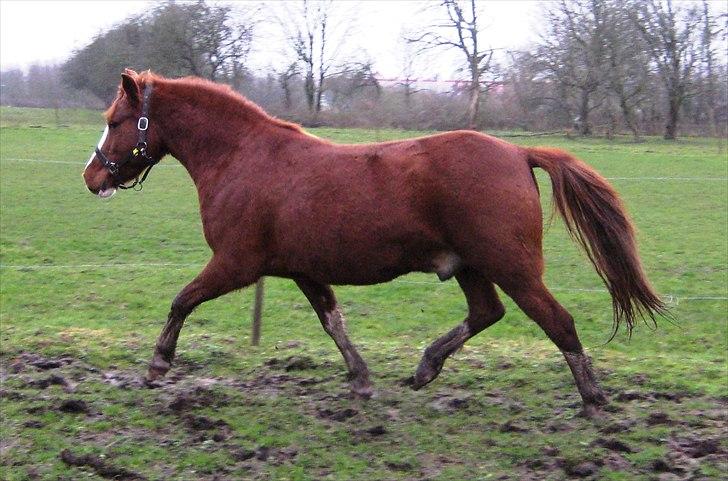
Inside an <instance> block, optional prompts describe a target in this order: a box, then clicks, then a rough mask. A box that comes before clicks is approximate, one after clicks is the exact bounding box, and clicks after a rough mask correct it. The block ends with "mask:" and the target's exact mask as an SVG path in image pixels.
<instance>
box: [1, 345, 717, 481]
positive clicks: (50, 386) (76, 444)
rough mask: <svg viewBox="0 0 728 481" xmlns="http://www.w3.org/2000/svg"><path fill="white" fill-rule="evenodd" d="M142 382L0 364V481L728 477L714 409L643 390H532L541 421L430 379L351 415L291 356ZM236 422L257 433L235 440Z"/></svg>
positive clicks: (395, 388) (342, 382)
mask: <svg viewBox="0 0 728 481" xmlns="http://www.w3.org/2000/svg"><path fill="white" fill-rule="evenodd" d="M504 364H505V365H503V366H500V369H505V370H507V369H510V368H512V366H508V365H507V364H509V363H504ZM142 374H143V372H142V371H141V370H137V369H129V368H127V369H105V370H102V369H99V368H97V367H95V366H93V365H90V364H88V363H86V362H85V361H83V360H81V359H77V358H74V357H71V356H63V355H61V356H57V357H44V356H41V355H39V354H35V353H31V352H23V353H21V354H19V355H16V356H14V357H12V358H9V359H5V360H4V361H3V364H2V369H1V370H0V376H1V380H2V388H1V389H0V401H1V402H2V404H1V405H2V408H3V413H4V416H3V418H4V419H3V425H4V429H3V438H2V440H1V441H0V461H1V462H2V469H3V476H4V477H3V479H9V480H10V479H12V480H15V479H29V480H35V479H59V480H69V481H70V480H76V479H80V478H82V477H83V478H84V479H88V478H89V477H90V478H91V479H125V480H133V479H137V480H144V479H149V480H151V479H190V478H189V477H190V476H194V478H195V479H197V480H200V481H202V480H210V481H212V480H218V481H223V480H237V479H348V478H349V477H350V476H354V477H357V478H358V477H359V476H362V475H365V478H366V479H408V480H436V479H458V476H461V477H462V476H469V479H498V480H511V479H512V480H542V479H565V478H573V479H650V480H659V481H678V480H708V479H720V478H721V477H724V479H726V477H728V446H727V445H726V439H727V436H726V434H728V428H727V424H726V421H727V420H728V418H727V413H728V399H726V398H710V397H706V396H700V395H696V394H691V393H687V392H669V391H659V390H654V389H652V388H651V387H650V386H649V383H648V382H647V379H646V378H645V377H642V378H640V377H637V378H635V379H631V380H630V384H631V385H632V386H633V388H632V389H629V390H619V391H617V390H615V389H613V388H610V387H609V386H607V390H610V391H612V392H611V393H610V394H611V399H612V402H611V404H610V405H609V406H608V407H607V408H606V410H605V412H604V413H603V416H602V417H600V418H597V419H585V418H583V417H580V416H579V415H578V413H579V402H578V398H577V397H576V395H575V390H574V389H573V386H571V385H569V383H568V382H564V383H563V384H564V385H563V386H557V388H556V389H555V390H554V391H553V392H546V393H543V389H540V388H534V390H533V391H532V394H534V395H542V396H544V397H549V396H550V397H551V398H549V399H548V400H547V401H545V402H544V403H543V404H544V406H543V412H542V411H536V410H535V408H534V407H533V404H529V403H528V402H526V400H524V399H523V398H522V397H521V395H520V394H518V393H516V392H512V393H509V391H508V390H505V389H499V388H497V387H496V388H492V389H483V388H482V387H481V386H472V385H471V386H461V385H457V384H452V383H450V384H448V383H447V382H446V380H444V379H441V380H440V381H439V382H436V383H434V384H433V385H431V386H429V387H428V388H427V389H426V390H424V391H421V392H418V393H413V392H412V391H410V390H409V389H407V388H406V387H404V386H402V385H401V383H399V382H397V379H396V378H395V376H394V375H390V376H385V377H384V378H383V379H381V378H380V379H375V381H376V382H377V394H376V395H375V397H374V398H373V399H371V400H368V401H363V400H359V399H355V398H353V397H352V396H351V395H350V394H349V392H348V389H347V385H346V379H345V376H343V375H342V374H341V366H340V365H338V364H337V363H332V362H331V361H323V362H319V361H316V360H314V359H313V358H312V357H310V356H307V355H306V354H305V353H303V354H302V353H296V354H290V355H289V354H287V353H285V352H283V353H281V355H280V356H277V357H271V358H270V359H268V360H267V361H266V362H264V363H263V364H262V365H260V366H258V367H257V368H256V369H255V370H251V372H245V373H240V375H239V376H235V377H221V376H213V375H210V373H209V372H207V371H206V369H205V368H204V367H203V366H200V365H196V364H195V363H193V362H188V361H186V360H185V358H184V357H183V356H181V357H180V359H179V360H178V362H177V364H176V366H175V368H174V369H173V370H172V371H171V372H170V375H169V376H168V378H166V379H164V380H162V381H161V382H155V383H152V384H149V383H147V382H145V381H144V379H143V378H142ZM565 379H566V378H565ZM539 391H541V392H542V394H540V393H539ZM537 404H538V403H537ZM240 409H242V411H241V410H240ZM494 414H495V415H496V416H494ZM246 416H253V417H254V418H255V422H256V423H258V425H259V426H260V427H259V428H258V429H257V430H256V429H252V430H250V429H248V425H249V422H250V420H247V421H246V419H245V418H246ZM437 437H442V442H439V441H437V440H435V439H434V438H437ZM461 439H462V440H464V441H463V445H462V446H453V445H452V444H453V443H457V442H458V441H459V440H461ZM449 440H452V442H449ZM574 440H576V442H574ZM473 444H475V445H473ZM418 445H419V446H418ZM463 446H469V448H467V449H465V450H464V449H463V448H462V447H463ZM144 452H151V454H143V453H144ZM140 453H142V454H140ZM478 453H481V454H482V456H479V455H478ZM398 454H401V455H398ZM317 458H318V459H320V461H317ZM479 459H484V460H485V462H484V463H483V464H477V461H475V460H479ZM494 459H495V460H494ZM346 463H352V464H351V466H354V465H355V464H356V463H358V464H360V465H361V466H359V468H351V467H346ZM352 469H353V470H352ZM360 479H364V478H360Z"/></svg>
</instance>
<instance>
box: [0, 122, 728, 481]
mask: <svg viewBox="0 0 728 481" xmlns="http://www.w3.org/2000/svg"><path fill="white" fill-rule="evenodd" d="M0 114H1V122H2V125H1V128H0V169H1V170H0V174H1V175H0V209H1V211H0V235H1V237H0V239H1V241H2V252H1V254H0V264H1V267H0V288H1V290H2V306H1V310H0V314H1V321H2V325H1V328H2V329H1V334H2V352H1V353H0V360H1V361H2V367H1V368H0V379H1V380H2V387H1V389H0V395H1V397H0V409H1V410H2V415H3V422H2V427H1V428H0V429H1V430H0V436H1V439H0V464H1V465H0V469H1V470H2V471H0V479H8V480H21V479H48V480H51V479H53V480H55V479H69V480H71V479H79V478H84V479H103V478H104V477H106V478H109V477H113V475H114V469H116V470H117V471H118V472H116V475H117V477H119V476H121V477H124V476H126V477H127V479H134V477H135V476H136V477H137V478H147V479H178V480H188V479H200V480H213V479H218V480H223V479H231V480H232V479H340V480H350V479H368V480H389V479H437V480H462V479H562V478H563V477H564V476H567V475H568V476H580V477H592V478H599V479H653V478H657V477H658V476H662V477H663V478H664V479H688V478H690V479H699V478H701V477H702V478H706V479H717V478H720V477H721V476H725V475H726V469H727V467H728V466H727V464H726V453H727V452H728V445H727V444H726V434H727V433H726V428H725V426H726V424H725V422H726V407H727V406H728V387H727V386H726V376H727V375H728V373H727V372H726V366H727V360H726V351H727V349H728V338H727V336H728V330H727V329H728V325H727V318H726V302H727V298H728V292H727V291H728V270H727V266H728V161H727V160H726V153H725V152H726V150H725V146H721V145H720V141H718V140H709V139H698V138H696V139H686V140H681V141H679V142H665V141H662V140H657V139H649V140H647V141H646V142H644V143H631V142H628V141H606V140H600V139H589V140H567V139H564V138H562V137H538V138H530V137H528V138H526V137H514V138H511V139H509V140H511V141H513V142H515V143H521V144H529V145H535V144H547V145H553V146H559V147H564V148H566V149H568V150H570V151H571V152H572V153H574V154H576V155H577V156H579V157H581V158H582V159H584V160H586V161H587V162H588V163H590V164H592V165H593V166H595V167H596V168H597V169H598V170H599V171H600V172H602V173H603V174H604V175H605V176H607V177H608V178H610V179H612V182H613V184H614V185H615V186H616V188H617V190H618V191H619V192H620V193H621V194H622V195H623V198H624V200H625V203H626V205H627V207H628V209H629V211H630V212H631V214H632V215H633V217H634V220H635V222H636V224H637V226H638V228H639V231H640V233H639V241H640V246H641V252H642V258H643V260H644V263H645V265H646V269H647V271H648V273H649V274H650V276H651V278H652V280H653V283H654V284H655V286H656V288H657V289H658V291H659V292H660V293H662V294H663V295H664V296H665V297H666V299H667V300H668V302H669V304H670V306H671V308H672V312H673V314H674V316H675V320H674V323H670V322H668V321H666V320H659V323H658V328H657V329H656V330H650V329H649V328H648V327H647V326H646V325H639V326H638V328H637V329H636V330H635V333H634V335H633V337H632V339H631V340H629V339H627V338H626V335H625V334H624V333H623V332H621V333H620V334H618V336H617V337H616V339H615V340H614V341H612V342H611V343H609V344H605V342H606V341H607V339H608V338H609V334H610V329H611V311H610V305H611V304H610V300H609V297H608V295H607V294H606V292H605V291H604V289H603V288H602V285H601V284H600V282H599V279H598V277H597V275H596V274H595V273H594V271H593V269H592V268H591V267H590V265H589V264H588V262H587V261H586V259H585V257H584V255H583V254H582V253H580V252H579V251H578V250H577V249H576V247H575V245H574V244H573V243H572V242H571V241H570V240H569V239H568V237H567V235H566V234H565V231H564V228H563V225H562V223H561V221H560V219H558V218H554V219H553V220H552V221H551V222H550V224H549V225H548V227H547V233H546V236H545V245H544V249H545V256H546V262H547V276H546V277H547V284H548V285H549V286H550V287H551V288H552V289H553V290H554V292H555V294H556V296H557V297H558V298H559V300H560V301H561V302H562V303H563V304H564V305H565V306H566V307H567V309H569V310H570V311H571V313H572V314H573V315H574V317H575V319H576V323H577V328H578V329H579V332H580V335H581V338H582V341H583V343H584V345H585V346H586V347H587V348H588V350H589V353H590V354H591V355H592V357H593V359H594V362H595V366H596V368H597V371H598V372H599V374H600V376H601V378H602V381H603V385H604V387H605V388H606V389H607V391H608V392H609V393H610V395H611V398H612V400H613V402H612V404H611V406H610V408H609V411H608V412H607V413H606V416H605V418H603V419H600V420H596V421H592V420H587V419H582V418H579V417H576V414H577V413H578V410H579V405H580V404H579V402H580V400H579V396H578V394H577V392H576V389H575V387H574V385H573V381H572V378H571V374H570V373H569V371H568V368H567V366H566V364H565V362H564V361H563V359H562V357H561V356H560V354H559V353H558V351H557V349H556V347H555V346H553V345H552V344H551V343H550V342H549V341H547V339H546V338H545V335H544V334H543V333H542V332H541V331H540V330H539V329H538V327H537V326H536V325H535V324H534V323H533V322H531V321H530V320H528V319H527V318H525V316H524V315H523V314H522V313H521V312H520V311H519V310H518V309H517V308H516V307H515V306H514V305H513V303H512V302H510V300H509V299H505V298H504V301H506V307H507V314H506V317H505V318H504V319H503V320H502V321H500V322H499V323H498V324H496V325H495V326H493V327H491V328H489V329H488V330H487V331H485V332H483V333H482V334H480V335H479V336H477V337H476V338H474V339H472V340H471V341H470V342H469V343H468V344H466V346H465V348H464V349H463V350H462V351H460V352H459V353H457V354H455V355H454V356H453V359H451V360H450V361H449V362H448V363H447V364H446V366H445V369H444V370H443V373H442V375H441V376H440V377H439V378H438V379H437V380H436V381H435V382H434V383H432V384H431V385H430V386H428V387H427V388H425V389H423V390H422V391H419V392H412V391H410V390H409V389H408V388H405V387H402V386H401V385H400V381H401V379H403V378H405V377H407V376H409V375H411V374H412V372H413V370H414V368H415V366H416V364H417V362H418V361H419V356H420V354H421V351H422V349H423V348H424V347H425V346H426V345H428V344H429V343H430V342H431V341H432V340H433V339H434V338H435V337H437V336H439V335H440V334H442V333H444V332H445V331H447V330H449V329H450V328H451V327H452V326H454V325H455V324H456V323H458V322H460V321H461V319H462V318H463V317H464V313H465V305H464V301H463V299H462V296H461V294H460V292H459V290H458V289H457V286H456V283H455V282H454V281H450V282H446V283H439V282H437V279H436V278H435V277H434V276H431V275H424V274H417V275H410V276H406V277H403V278H401V279H399V280H397V281H394V282H391V283H389V284H384V285H379V286H372V287H339V288H338V289H337V294H338V297H339V300H340V301H341V302H342V304H343V306H344V309H345V314H346V315H347V317H348V321H349V329H350V333H351V338H352V340H353V341H354V343H355V344H357V345H358V346H360V347H361V351H362V355H363V356H364V357H365V359H367V360H368V361H369V363H370V368H371V370H372V372H373V381H374V382H375V387H376V389H377V391H378V396H377V397H375V398H374V399H372V400H369V401H360V400H355V399H351V398H350V397H349V394H348V387H347V381H346V379H345V367H344V364H343V361H342V359H341V358H340V355H339V353H338V351H336V348H335V346H334V344H333V342H332V341H331V340H330V339H329V338H328V337H327V336H326V334H325V333H324V332H323V330H322V329H321V328H320V325H319V323H318V321H317V319H316V317H315V315H314V313H313V311H312V310H311V308H310V307H309V306H308V304H307V302H306V299H305V298H304V297H303V295H302V294H301V293H300V292H298V290H297V289H296V287H295V285H294V284H293V283H292V282H291V281H288V280H281V279H268V282H267V290H266V299H265V309H264V320H263V338H262V343H261V346H259V347H255V348H254V347H251V346H250V340H249V334H250V321H249V318H250V307H251V301H252V291H251V290H245V291H242V292H239V293H233V294H231V295H228V296H225V297H223V298H221V299H218V300H215V301H212V302H210V303H207V304H205V305H203V306H201V307H200V308H198V309H197V310H196V311H195V312H194V313H193V314H192V315H191V316H190V318H189V320H188V321H187V322H186V325H185V328H184V329H183V331H182V335H181V337H180V343H179V350H178V354H179V355H178V360H177V362H176V366H175V367H174V369H173V370H172V371H171V372H170V375H171V376H170V379H169V381H168V382H167V383H166V384H165V385H163V386H161V387H158V388H156V389H149V388H146V387H144V386H143V385H142V383H141V381H140V376H141V375H142V374H143V373H144V372H145V370H146V363H147V362H148V360H149V358H150V356H151V353H152V348H153V344H154V341H155V340H156V336H157V334H158V332H159V330H160V329H161V326H162V324H163V322H164V320H165V319H166V314H167V311H168V308H169V304H170V302H171V300H172V298H173V297H174V296H175V294H176V293H177V292H178V291H179V289H181V288H182V287H183V286H184V285H185V283H186V282H187V281H188V280H190V279H192V278H193V277H194V276H195V275H196V273H197V272H198V271H199V270H200V268H201V266H202V265H203V264H204V263H205V261H206V260H207V258H208V255H209V250H208V248H207V246H206V245H205V243H204V239H203V238H202V233H201V225H200V220H199V216H198V210H197V199H196V194H195V190H194V187H193V185H192V183H191V181H190V180H189V178H188V177H187V175H186V172H185V171H184V169H182V168H180V167H179V166H178V164H177V163H176V161H174V159H171V158H168V159H166V160H165V161H163V162H162V164H161V165H160V166H159V167H158V168H156V169H155V170H154V171H153V172H152V174H151V175H150V178H149V180H148V182H147V184H146V187H145V189H144V190H143V191H142V192H138V193H137V192H130V191H128V192H120V193H119V194H117V195H116V196H115V197H114V198H112V199H111V200H110V201H108V202H101V201H99V200H97V199H95V198H93V197H92V196H91V195H90V194H89V193H88V191H86V189H85V187H84V185H83V182H82V180H81V178H80V173H81V170H82V168H83V164H84V163H85V161H86V159H87V158H88V155H89V154H90V151H91V149H92V147H93V145H94V144H95V143H96V142H97V140H98V137H99V135H100V131H101V129H102V127H103V123H102V120H101V115H100V114H99V113H97V112H90V111H73V112H67V111H60V112H59V115H58V116H56V115H55V114H54V112H53V111H52V110H31V109H9V108H3V109H2V111H0ZM59 124H63V125H59ZM312 132H313V133H315V134H316V135H319V136H322V137H326V138H330V139H333V140H335V141H340V142H367V141H377V140H386V139H393V138H400V137H407V136H412V135H419V134H422V133H421V132H401V131H384V130H382V131H370V130H355V129H351V130H338V129H312ZM537 176H538V178H539V183H540V185H541V192H542V194H543V195H542V200H543V206H544V216H545V218H546V219H547V220H548V218H549V217H550V212H551V208H550V195H547V194H548V193H549V192H550V187H549V185H548V180H547V177H546V176H545V175H544V174H543V172H540V171H538V172H537ZM64 449H68V450H69V451H67V452H66V454H65V455H64V456H63V458H64V459H65V461H64V460H62V459H61V458H62V456H61V454H60V453H61V452H62V451H63V450H64ZM82 454H89V455H91V456H89V457H87V458H81V459H80V461H79V458H75V461H74V458H73V456H80V455H82ZM74 462H75V463H76V464H84V465H86V466H85V467H70V466H69V465H70V464H74ZM91 465H95V466H96V467H95V468H94V467H92V466H91ZM669 475H672V477H669Z"/></svg>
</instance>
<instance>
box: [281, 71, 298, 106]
mask: <svg viewBox="0 0 728 481" xmlns="http://www.w3.org/2000/svg"><path fill="white" fill-rule="evenodd" d="M296 77H298V64H297V63H296V62H293V63H291V64H290V65H289V66H288V68H287V69H285V70H283V71H282V72H278V84H279V85H280V86H281V89H282V90H283V107H284V108H285V109H286V110H291V108H292V107H293V96H292V92H291V83H292V81H293V79H295V78H296Z"/></svg>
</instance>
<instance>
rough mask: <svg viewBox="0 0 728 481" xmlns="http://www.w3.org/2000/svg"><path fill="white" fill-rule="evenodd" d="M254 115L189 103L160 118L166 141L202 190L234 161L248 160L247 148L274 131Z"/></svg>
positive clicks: (170, 150) (171, 107) (171, 106)
mask: <svg viewBox="0 0 728 481" xmlns="http://www.w3.org/2000/svg"><path fill="white" fill-rule="evenodd" d="M242 108H243V109H244V108H245V106H242ZM218 110H220V109H219V107H218ZM254 114H255V113H249V112H244V111H243V112H240V113H239V114H238V115H235V113H233V115H231V114H230V111H229V110H228V111H227V112H225V111H216V110H215V108H214V105H213V107H212V108H209V107H208V106H205V105H199V106H195V105H194V104H192V105H190V104H186V105H184V107H183V108H177V107H175V106H174V105H171V104H170V105H168V106H167V111H166V112H162V115H161V116H160V117H161V119H160V123H161V124H162V129H161V130H162V136H163V141H164V143H165V146H166V147H167V150H168V151H169V153H170V154H171V155H172V156H174V157H175V158H176V159H177V160H178V161H179V162H180V163H181V164H182V165H183V166H184V167H185V168H186V169H187V171H188V172H189V174H190V176H191V177H192V180H193V181H194V182H195V184H196V185H197V187H198V189H199V188H200V186H201V184H204V183H206V182H207V180H208V179H209V178H210V177H211V176H212V175H215V176H218V175H219V174H220V173H222V172H223V171H224V170H225V167H226V165H227V164H229V163H230V162H231V161H237V162H240V161H245V160H246V158H247V157H248V153H247V152H246V148H250V147H252V145H253V144H255V145H260V143H261V141H264V139H263V138H262V137H264V136H265V135H266V132H267V131H269V130H270V129H268V128H266V127H267V126H266V125H264V122H265V119H264V118H261V117H260V116H257V117H256V116H255V115H254ZM253 139H255V140H254V141H253Z"/></svg>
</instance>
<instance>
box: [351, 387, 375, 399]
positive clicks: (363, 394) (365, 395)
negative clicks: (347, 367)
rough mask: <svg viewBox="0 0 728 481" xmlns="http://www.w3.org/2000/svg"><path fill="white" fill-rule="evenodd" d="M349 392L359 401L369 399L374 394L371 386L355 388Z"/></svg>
mask: <svg viewBox="0 0 728 481" xmlns="http://www.w3.org/2000/svg"><path fill="white" fill-rule="evenodd" d="M351 392H352V393H354V396H356V397H358V398H359V399H371V397H372V395H373V394H374V389H373V388H372V386H370V385H369V386H357V387H353V386H352V388H351Z"/></svg>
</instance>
